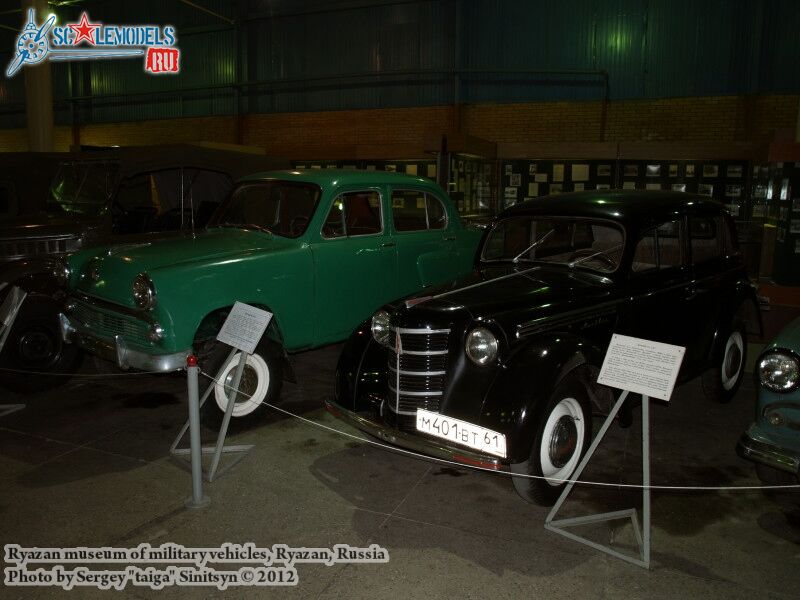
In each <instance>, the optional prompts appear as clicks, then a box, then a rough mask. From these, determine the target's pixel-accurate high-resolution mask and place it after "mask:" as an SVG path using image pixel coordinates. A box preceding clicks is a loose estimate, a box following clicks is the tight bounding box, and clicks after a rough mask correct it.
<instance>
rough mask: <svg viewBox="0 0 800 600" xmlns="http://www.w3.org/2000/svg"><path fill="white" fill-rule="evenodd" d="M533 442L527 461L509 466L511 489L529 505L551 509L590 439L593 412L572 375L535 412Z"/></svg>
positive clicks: (583, 392)
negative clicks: (521, 475) (530, 503)
mask: <svg viewBox="0 0 800 600" xmlns="http://www.w3.org/2000/svg"><path fill="white" fill-rule="evenodd" d="M534 430H535V434H534V439H533V445H532V447H531V453H530V457H529V458H528V460H526V461H525V462H522V463H517V464H514V465H512V466H511V469H512V471H513V472H515V473H521V474H526V475H533V476H535V477H512V478H511V479H512V481H513V482H514V489H515V490H516V492H517V493H518V494H519V495H520V496H522V498H524V499H525V500H527V501H528V502H532V503H534V504H539V505H540V506H551V505H552V504H553V503H554V502H555V501H556V500H557V499H558V497H559V496H560V495H561V492H562V491H563V489H564V487H565V486H566V483H564V482H559V481H553V482H550V481H548V480H547V479H543V477H552V478H553V479H554V480H565V479H569V478H570V477H571V476H572V474H573V473H574V471H575V469H576V468H577V467H578V464H579V463H580V459H581V457H583V455H584V454H585V453H586V450H587V448H588V447H589V443H590V442H591V439H592V409H591V401H590V398H589V394H588V392H587V391H586V387H585V386H584V384H583V383H582V382H581V381H580V379H579V378H578V377H577V376H576V375H575V374H572V373H571V374H569V375H567V376H566V377H565V378H564V379H563V380H562V381H561V383H559V384H558V386H557V387H556V388H555V390H553V393H552V394H551V396H550V399H549V400H548V401H547V402H546V403H544V404H543V405H541V406H540V407H538V409H537V410H536V413H535V425H534Z"/></svg>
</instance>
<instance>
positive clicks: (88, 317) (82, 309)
mask: <svg viewBox="0 0 800 600" xmlns="http://www.w3.org/2000/svg"><path fill="white" fill-rule="evenodd" d="M70 317H71V318H74V319H75V320H76V321H78V322H79V323H81V324H83V325H85V326H86V327H88V328H89V329H90V330H91V331H92V332H93V333H95V334H97V335H100V336H103V337H106V338H114V337H115V336H118V335H119V336H121V337H122V339H123V340H125V341H130V342H135V343H137V344H140V345H149V344H150V342H149V339H148V331H149V326H148V324H147V323H145V322H144V321H139V320H137V319H133V318H131V317H127V316H122V315H114V314H110V313H106V312H101V311H99V310H97V309H96V308H94V307H93V306H90V305H88V304H84V303H83V302H76V303H75V310H74V312H73V313H72V314H71V315H70Z"/></svg>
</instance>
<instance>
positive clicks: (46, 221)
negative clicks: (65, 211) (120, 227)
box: [0, 212, 99, 240]
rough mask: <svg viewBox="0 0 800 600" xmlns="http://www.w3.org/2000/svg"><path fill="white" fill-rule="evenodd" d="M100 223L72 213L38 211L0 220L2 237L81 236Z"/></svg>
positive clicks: (8, 238) (5, 238) (9, 238)
mask: <svg viewBox="0 0 800 600" xmlns="http://www.w3.org/2000/svg"><path fill="white" fill-rule="evenodd" d="M98 224H99V220H98V219H86V218H84V219H81V218H77V217H75V216H72V215H64V216H61V215H51V214H48V213H44V212H42V213H36V214H32V215H20V216H16V217H10V218H5V219H2V220H0V239H3V240H12V239H25V238H42V237H63V236H79V235H80V234H81V233H82V232H84V231H85V230H86V229H87V228H89V227H92V226H96V225H98Z"/></svg>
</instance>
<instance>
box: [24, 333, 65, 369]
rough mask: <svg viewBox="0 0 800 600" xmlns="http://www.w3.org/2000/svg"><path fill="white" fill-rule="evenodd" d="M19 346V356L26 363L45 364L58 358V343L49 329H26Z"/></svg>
mask: <svg viewBox="0 0 800 600" xmlns="http://www.w3.org/2000/svg"><path fill="white" fill-rule="evenodd" d="M17 347H18V348H19V357H20V359H21V360H22V361H23V363H24V364H26V365H36V366H45V365H48V364H50V363H52V362H53V361H54V360H55V358H57V352H58V344H57V342H56V341H55V340H54V339H53V336H52V335H50V333H49V332H47V331H41V330H38V329H31V330H28V331H26V332H25V333H23V334H22V336H20V338H19V343H18V344H17Z"/></svg>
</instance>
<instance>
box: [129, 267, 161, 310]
mask: <svg viewBox="0 0 800 600" xmlns="http://www.w3.org/2000/svg"><path fill="white" fill-rule="evenodd" d="M133 301H134V302H135V303H136V306H138V307H139V308H143V309H150V308H153V307H154V306H155V305H156V288H155V286H154V285H153V281H152V280H151V279H150V277H149V276H148V275H147V274H146V273H139V274H138V275H137V276H136V279H134V280H133Z"/></svg>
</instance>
